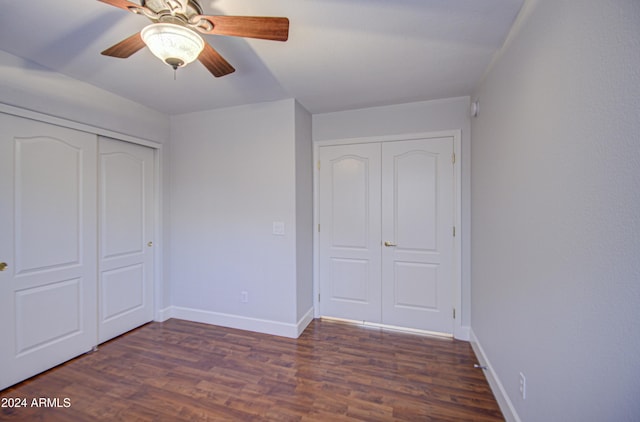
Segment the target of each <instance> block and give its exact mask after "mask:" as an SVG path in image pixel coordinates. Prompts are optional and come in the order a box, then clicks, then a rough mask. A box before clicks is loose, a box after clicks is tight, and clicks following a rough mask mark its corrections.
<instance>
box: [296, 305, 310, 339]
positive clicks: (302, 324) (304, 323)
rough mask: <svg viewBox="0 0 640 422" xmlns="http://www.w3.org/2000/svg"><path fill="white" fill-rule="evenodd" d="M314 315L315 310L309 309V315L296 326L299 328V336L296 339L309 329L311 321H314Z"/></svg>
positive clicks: (305, 315) (304, 316) (303, 317)
mask: <svg viewBox="0 0 640 422" xmlns="http://www.w3.org/2000/svg"><path fill="white" fill-rule="evenodd" d="M313 315H314V310H313V307H311V308H309V310H308V311H307V313H306V314H304V315H303V316H302V318H300V320H299V321H298V323H297V324H296V325H297V326H298V329H297V332H298V335H297V336H296V338H298V337H300V334H302V332H303V331H304V330H305V328H307V326H308V325H309V324H311V321H313Z"/></svg>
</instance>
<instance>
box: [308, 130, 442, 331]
mask: <svg viewBox="0 0 640 422" xmlns="http://www.w3.org/2000/svg"><path fill="white" fill-rule="evenodd" d="M452 153H453V138H451V137H444V138H429V139H415V140H399V141H390V142H378V143H366V144H351V145H338V146H324V147H320V162H321V163H320V177H319V202H320V205H319V213H320V234H319V238H320V241H319V246H320V250H319V252H320V264H319V274H320V283H319V285H320V310H321V314H322V315H323V316H330V317H337V318H344V319H350V320H358V321H365V322H371V323H381V324H385V325H392V326H399V327H406V328H414V329H420V330H427V331H437V332H441V333H448V334H451V333H453V321H454V320H453V314H452V309H453V303H454V298H453V294H452V292H453V265H454V247H453V246H454V243H453V233H452V232H453V221H454V196H453V192H454V178H453V169H454V167H453V163H452V160H451V158H452Z"/></svg>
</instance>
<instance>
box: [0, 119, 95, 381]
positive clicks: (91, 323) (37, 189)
mask: <svg viewBox="0 0 640 422" xmlns="http://www.w3.org/2000/svg"><path fill="white" fill-rule="evenodd" d="M0 128H2V130H0V262H2V263H3V264H0V267H2V268H3V271H0V337H1V340H0V389H3V388H5V387H7V386H9V385H12V384H15V383H16V382H19V381H21V380H23V379H26V378H28V377H30V376H32V375H35V374H37V373H39V372H42V371H44V370H46V369H49V368H51V367H53V366H55V365H58V364H59V363H61V362H64V361H66V360H68V359H71V358H73V357H75V356H77V355H79V354H82V353H84V352H87V351H89V350H91V348H92V347H93V346H95V345H96V337H97V334H96V332H97V314H96V285H97V283H96V257H97V253H96V246H97V240H96V219H97V212H96V203H97V200H96V199H97V198H96V176H97V172H96V165H97V162H96V156H97V155H96V149H97V139H96V135H92V134H89V133H85V132H80V131H75V130H71V129H66V128H62V127H59V126H55V125H50V124H46V123H40V122H36V121H33V120H29V119H25V118H21V117H15V116H10V115H5V114H0Z"/></svg>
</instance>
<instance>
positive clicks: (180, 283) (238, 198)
mask: <svg viewBox="0 0 640 422" xmlns="http://www.w3.org/2000/svg"><path fill="white" fill-rule="evenodd" d="M310 120H311V119H310V116H309V115H308V113H306V111H304V109H302V108H300V107H298V106H297V105H296V103H295V101H294V100H282V101H276V102H269V103H261V104H251V105H246V106H239V107H232V108H226V109H218V110H210V111H204V112H197V113H189V114H183V115H179V116H172V117H171V144H172V151H171V167H170V171H171V180H170V191H171V224H170V226H171V229H170V232H171V233H170V238H171V244H170V249H169V251H170V253H169V259H170V268H169V274H168V277H169V280H170V283H171V304H172V305H173V307H175V308H178V313H177V314H176V313H175V312H174V314H173V315H175V316H178V317H188V318H195V319H201V320H203V321H205V322H213V323H217V324H221V325H231V326H235V327H239V328H246V329H253V330H256V331H265V332H271V333H276V334H283V335H289V336H295V335H296V334H295V332H294V334H291V333H292V329H293V331H295V327H294V326H295V324H296V323H297V322H298V320H299V319H300V317H301V316H302V315H303V314H305V313H309V312H310V310H311V307H312V304H311V274H312V272H311V271H312V268H311V262H310V261H309V258H310V255H309V254H308V253H306V252H305V251H307V250H309V248H310V245H308V244H306V243H307V242H308V238H310V236H311V224H312V223H311V195H310V194H308V195H305V194H306V192H307V191H308V190H310V189H311V146H310V142H311V141H310V124H309V123H310ZM297 126H299V127H298V130H297ZM305 131H306V132H307V135H306V137H305V136H304V132H305ZM296 135H297V136H296ZM305 139H306V141H305ZM296 176H298V177H296ZM273 222H284V224H285V234H284V236H276V235H273V234H272V228H273V227H272V224H273ZM298 230H300V232H299V231H298ZM298 241H300V242H302V244H301V245H298V244H297V242H298ZM307 255H308V256H307ZM305 267H306V268H305ZM305 277H306V278H305ZM242 291H246V292H248V298H249V300H248V302H246V303H244V302H241V292H242ZM299 295H300V297H298V296H299ZM305 306H306V307H307V308H306V309H304V307H305ZM299 308H300V309H299ZM280 329H282V330H283V331H278V330H280Z"/></svg>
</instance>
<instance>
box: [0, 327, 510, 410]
mask: <svg viewBox="0 0 640 422" xmlns="http://www.w3.org/2000/svg"><path fill="white" fill-rule="evenodd" d="M474 363H476V359H475V356H474V354H473V351H472V349H471V347H470V345H469V344H468V343H466V342H461V341H456V340H449V339H440V338H436V337H426V336H420V335H414V334H406V333H398V332H392V331H384V330H380V329H371V328H364V327H360V326H355V325H349V324H344V323H339V322H333V321H322V320H314V321H313V322H312V323H311V324H310V325H309V327H308V328H307V329H306V330H305V332H304V333H303V334H302V336H300V338H299V339H297V340H295V339H288V338H283V337H275V336H269V335H265V334H257V333H252V332H247V331H240V330H234V329H230V328H222V327H216V326H211V325H206V324H199V323H194V322H188V321H181V320H176V319H171V320H168V321H166V322H163V323H156V322H154V323H150V324H147V325H145V326H143V327H141V328H138V329H136V330H134V331H132V332H130V333H127V334H125V335H123V336H121V337H118V338H116V339H114V340H111V341H109V342H107V343H104V344H103V345H101V346H100V348H99V350H98V351H97V352H94V353H90V354H86V355H83V356H80V357H78V358H76V359H73V360H71V361H69V362H67V363H65V364H63V365H60V366H58V367H56V368H54V369H51V370H49V371H47V372H45V373H43V374H41V375H38V376H36V377H34V378H31V379H29V380H27V381H25V382H23V383H21V384H17V385H15V386H13V387H10V388H8V389H6V390H4V391H0V399H2V400H3V403H5V404H7V403H6V401H5V400H4V399H8V398H24V399H26V400H27V403H28V407H26V408H7V407H3V408H0V419H1V420H29V421H36V420H43V421H105V420H106V421H331V422H333V421H392V420H397V421H502V420H503V418H502V414H501V413H500V410H499V408H498V405H497V404H496V401H495V399H494V397H493V395H492V394H491V391H490V389H489V386H488V384H487V382H486V380H485V378H484V375H483V373H482V371H481V370H479V369H475V368H473V364H474ZM34 398H35V399H36V402H37V400H38V399H39V398H45V399H51V400H49V403H48V405H49V407H32V406H31V405H32V403H33V399H34ZM55 399H58V401H56V400H55ZM65 399H67V400H68V401H67V402H65ZM43 404H46V403H44V402H43ZM54 404H57V405H59V407H51V406H53V405H54ZM66 404H68V405H69V406H68V407H64V406H65V405H66Z"/></svg>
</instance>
